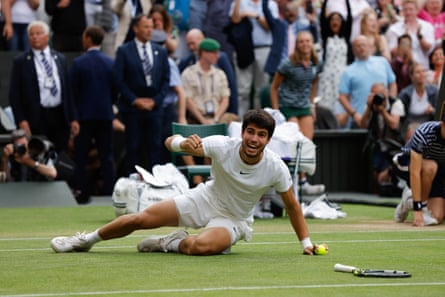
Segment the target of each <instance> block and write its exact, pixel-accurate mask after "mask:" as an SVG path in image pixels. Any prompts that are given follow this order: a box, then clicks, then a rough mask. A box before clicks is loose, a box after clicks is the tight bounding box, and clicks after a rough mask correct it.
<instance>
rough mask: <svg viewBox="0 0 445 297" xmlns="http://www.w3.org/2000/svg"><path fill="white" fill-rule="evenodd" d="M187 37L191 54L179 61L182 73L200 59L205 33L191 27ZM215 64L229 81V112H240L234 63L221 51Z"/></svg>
mask: <svg viewBox="0 0 445 297" xmlns="http://www.w3.org/2000/svg"><path fill="white" fill-rule="evenodd" d="M185 39H186V42H187V46H188V48H189V50H190V52H191V54H190V55H189V56H187V57H185V58H183V59H182V60H181V62H180V63H179V71H181V73H182V72H183V71H184V69H185V68H187V67H188V66H192V65H195V64H196V62H197V61H198V60H199V58H198V51H199V44H200V43H201V41H203V40H204V34H203V33H202V31H201V30H199V29H191V30H190V31H189V32H188V33H187V35H186V37H185ZM215 66H218V67H219V68H220V69H221V70H222V71H224V73H225V74H226V77H227V81H228V83H229V89H230V97H229V107H228V108H227V112H231V113H234V114H238V87H237V83H236V75H235V70H234V69H233V65H232V63H231V62H230V59H229V57H228V56H227V54H226V53H224V52H219V58H218V61H217V62H216V65H215Z"/></svg>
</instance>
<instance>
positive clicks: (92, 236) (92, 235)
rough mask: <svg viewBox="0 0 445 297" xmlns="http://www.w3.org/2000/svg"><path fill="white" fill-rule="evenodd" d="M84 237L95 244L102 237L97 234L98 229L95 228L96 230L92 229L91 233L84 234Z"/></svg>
mask: <svg viewBox="0 0 445 297" xmlns="http://www.w3.org/2000/svg"><path fill="white" fill-rule="evenodd" d="M85 238H86V240H87V241H88V242H89V243H91V244H95V243H96V242H99V241H101V240H102V238H101V237H100V235H99V229H97V230H96V231H93V232H91V233H88V234H86V235H85Z"/></svg>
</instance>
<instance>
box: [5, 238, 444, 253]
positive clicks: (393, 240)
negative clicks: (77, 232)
mask: <svg viewBox="0 0 445 297" xmlns="http://www.w3.org/2000/svg"><path fill="white" fill-rule="evenodd" d="M21 240H24V239H21ZM33 240H35V239H33ZM40 240H47V239H46V238H41V239H40ZM419 241H445V238H421V239H416V242H419ZM323 242H324V243H329V244H331V243H369V242H412V239H411V238H408V239H385V240H383V239H366V240H323ZM277 244H278V245H283V244H295V241H263V242H261V241H260V242H248V243H246V242H242V241H241V242H239V243H237V245H277ZM134 247H135V246H134V245H109V246H100V245H99V246H97V245H96V246H94V249H103V250H107V249H120V248H134ZM49 250H51V248H26V249H22V248H17V249H0V253H4V252H33V251H49Z"/></svg>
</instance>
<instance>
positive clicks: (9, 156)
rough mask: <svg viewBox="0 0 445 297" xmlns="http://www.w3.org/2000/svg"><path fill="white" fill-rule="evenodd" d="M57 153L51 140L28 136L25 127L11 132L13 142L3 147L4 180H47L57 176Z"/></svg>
mask: <svg viewBox="0 0 445 297" xmlns="http://www.w3.org/2000/svg"><path fill="white" fill-rule="evenodd" d="M56 156H57V155H56V153H55V151H54V148H53V147H52V145H51V143H50V142H49V141H45V140H41V139H39V138H37V137H33V138H31V139H29V138H28V135H27V134H26V131H25V130H23V129H18V130H15V131H13V132H12V133H11V143H9V144H7V145H6V146H5V147H4V148H3V154H2V164H1V169H0V172H3V174H2V176H3V177H4V181H11V182H22V181H23V182H24V181H45V180H54V179H55V178H56V177H57V169H56V167H55V165H54V164H55V161H56Z"/></svg>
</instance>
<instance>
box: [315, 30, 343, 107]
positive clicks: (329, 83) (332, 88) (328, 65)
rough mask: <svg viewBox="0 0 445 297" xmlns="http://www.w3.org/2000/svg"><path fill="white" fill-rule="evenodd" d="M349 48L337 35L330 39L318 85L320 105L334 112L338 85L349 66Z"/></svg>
mask: <svg viewBox="0 0 445 297" xmlns="http://www.w3.org/2000/svg"><path fill="white" fill-rule="evenodd" d="M347 58H348V46H347V44H346V41H345V39H344V38H339V37H338V36H337V35H336V36H333V37H328V39H327V44H326V55H325V59H326V60H325V61H324V67H323V72H322V73H321V74H320V81H319V83H318V96H320V97H321V101H320V103H319V104H320V105H322V106H324V107H326V108H329V109H330V110H333V107H334V104H335V102H336V101H337V100H338V84H339V81H340V76H341V74H342V72H343V69H344V68H345V67H346V65H347Z"/></svg>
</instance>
